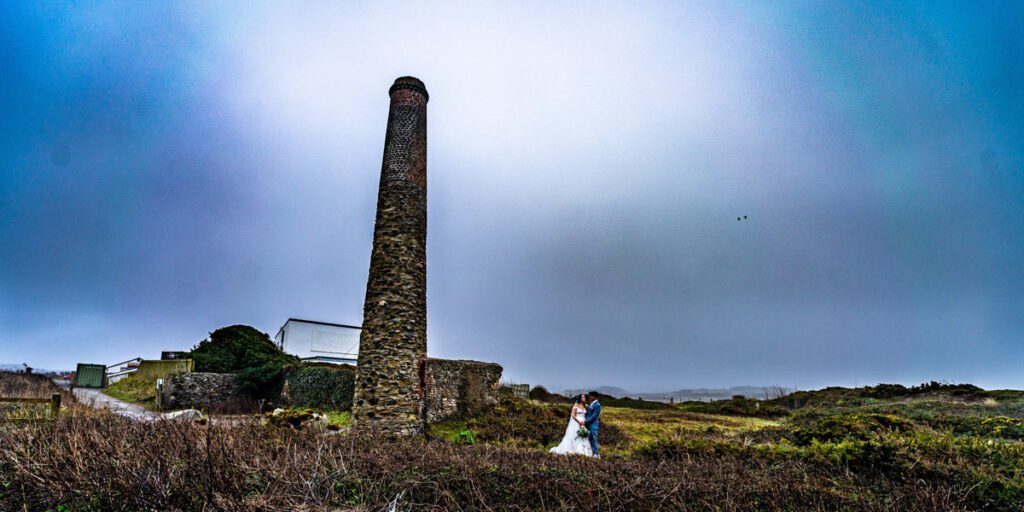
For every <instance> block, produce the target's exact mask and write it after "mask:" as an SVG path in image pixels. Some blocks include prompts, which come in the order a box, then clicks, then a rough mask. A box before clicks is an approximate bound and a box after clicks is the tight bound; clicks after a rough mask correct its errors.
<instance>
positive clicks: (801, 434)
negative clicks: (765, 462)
mask: <svg viewBox="0 0 1024 512" xmlns="http://www.w3.org/2000/svg"><path fill="white" fill-rule="evenodd" d="M786 423H787V426H788V427H789V438H790V439H791V440H793V441H794V442H795V443H796V444H798V445H801V446H807V445H810V444H811V443H812V442H814V441H818V442H821V441H840V440H858V441H863V440H867V439H870V438H873V437H876V436H877V435H878V434H881V433H887V432H897V433H901V432H910V431H912V430H914V428H915V425H914V422H912V421H910V420H908V419H906V418H902V417H900V416H896V415H892V414H874V413H865V414H852V415H833V414H821V413H816V412H801V413H798V414H794V415H792V416H790V417H789V418H788V420H787V422H786Z"/></svg>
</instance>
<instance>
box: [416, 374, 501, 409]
mask: <svg viewBox="0 0 1024 512" xmlns="http://www.w3.org/2000/svg"><path fill="white" fill-rule="evenodd" d="M501 370H502V368H501V365H498V364H494V363H483V362H480V361H456V360H450V359H427V369H426V409H427V411H426V412H427V420H428V421H431V422H434V421H440V420H443V419H446V418H451V417H466V416H475V415H478V414H481V413H484V412H486V411H487V410H488V409H490V408H491V407H494V405H495V404H497V403H498V387H499V384H498V383H499V381H500V380H501Z"/></svg>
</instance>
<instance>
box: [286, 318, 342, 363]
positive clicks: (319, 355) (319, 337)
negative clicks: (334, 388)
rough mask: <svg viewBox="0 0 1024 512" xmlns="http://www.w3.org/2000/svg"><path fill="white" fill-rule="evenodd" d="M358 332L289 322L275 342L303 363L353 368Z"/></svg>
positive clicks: (310, 322)
mask: <svg viewBox="0 0 1024 512" xmlns="http://www.w3.org/2000/svg"><path fill="white" fill-rule="evenodd" d="M360 331H361V329H360V328H359V327H356V326H353V325H343V324H332V323H328V322H317V321H315V320H300V319H298V318H289V319H288V321H287V322H285V323H284V325H282V326H281V329H280V330H278V331H277V336H275V337H274V341H275V342H276V343H277V346H278V348H280V349H281V350H282V351H284V352H286V353H288V354H293V355H296V356H298V357H299V359H302V360H303V361H307V362H325V363H337V364H353V365H354V364H356V361H357V360H358V359H359V332H360Z"/></svg>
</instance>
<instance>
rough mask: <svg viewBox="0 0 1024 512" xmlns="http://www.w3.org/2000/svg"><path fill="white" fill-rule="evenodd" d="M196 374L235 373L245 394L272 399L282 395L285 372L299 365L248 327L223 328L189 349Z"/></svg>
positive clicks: (268, 337)
mask: <svg viewBox="0 0 1024 512" xmlns="http://www.w3.org/2000/svg"><path fill="white" fill-rule="evenodd" d="M192 359H193V360H194V361H195V371H197V372H212V373H234V374H236V375H237V376H238V383H239V385H240V386H241V387H242V389H244V390H245V391H247V392H249V393H250V394H252V395H253V396H256V397H265V398H273V397H276V396H277V395H278V394H279V393H280V392H281V386H282V384H283V382H284V369H285V367H286V366H288V365H290V364H294V363H297V362H298V358H297V357H295V356H292V355H288V354H285V353H284V352H282V351H281V350H280V349H278V348H277V346H276V345H274V342H273V341H271V340H270V336H268V335H267V334H266V333H263V332H260V331H258V330H256V329H254V328H252V327H249V326H248V325H232V326H230V327H222V328H220V329H217V330H216V331H213V332H212V333H210V337H209V338H207V339H206V340H203V341H201V342H199V344H198V345H196V346H195V347H194V348H193V349H192Z"/></svg>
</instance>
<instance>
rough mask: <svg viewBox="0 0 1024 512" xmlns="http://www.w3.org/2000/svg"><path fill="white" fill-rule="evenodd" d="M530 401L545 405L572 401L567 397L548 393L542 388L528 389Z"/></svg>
mask: <svg viewBox="0 0 1024 512" xmlns="http://www.w3.org/2000/svg"><path fill="white" fill-rule="evenodd" d="M530 400H536V401H538V402H544V403H546V404H567V403H572V399H571V398H569V397H567V396H562V395H559V394H558V393H552V392H550V391H548V389H547V388H545V387H544V386H534V387H533V388H532V389H530Z"/></svg>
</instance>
